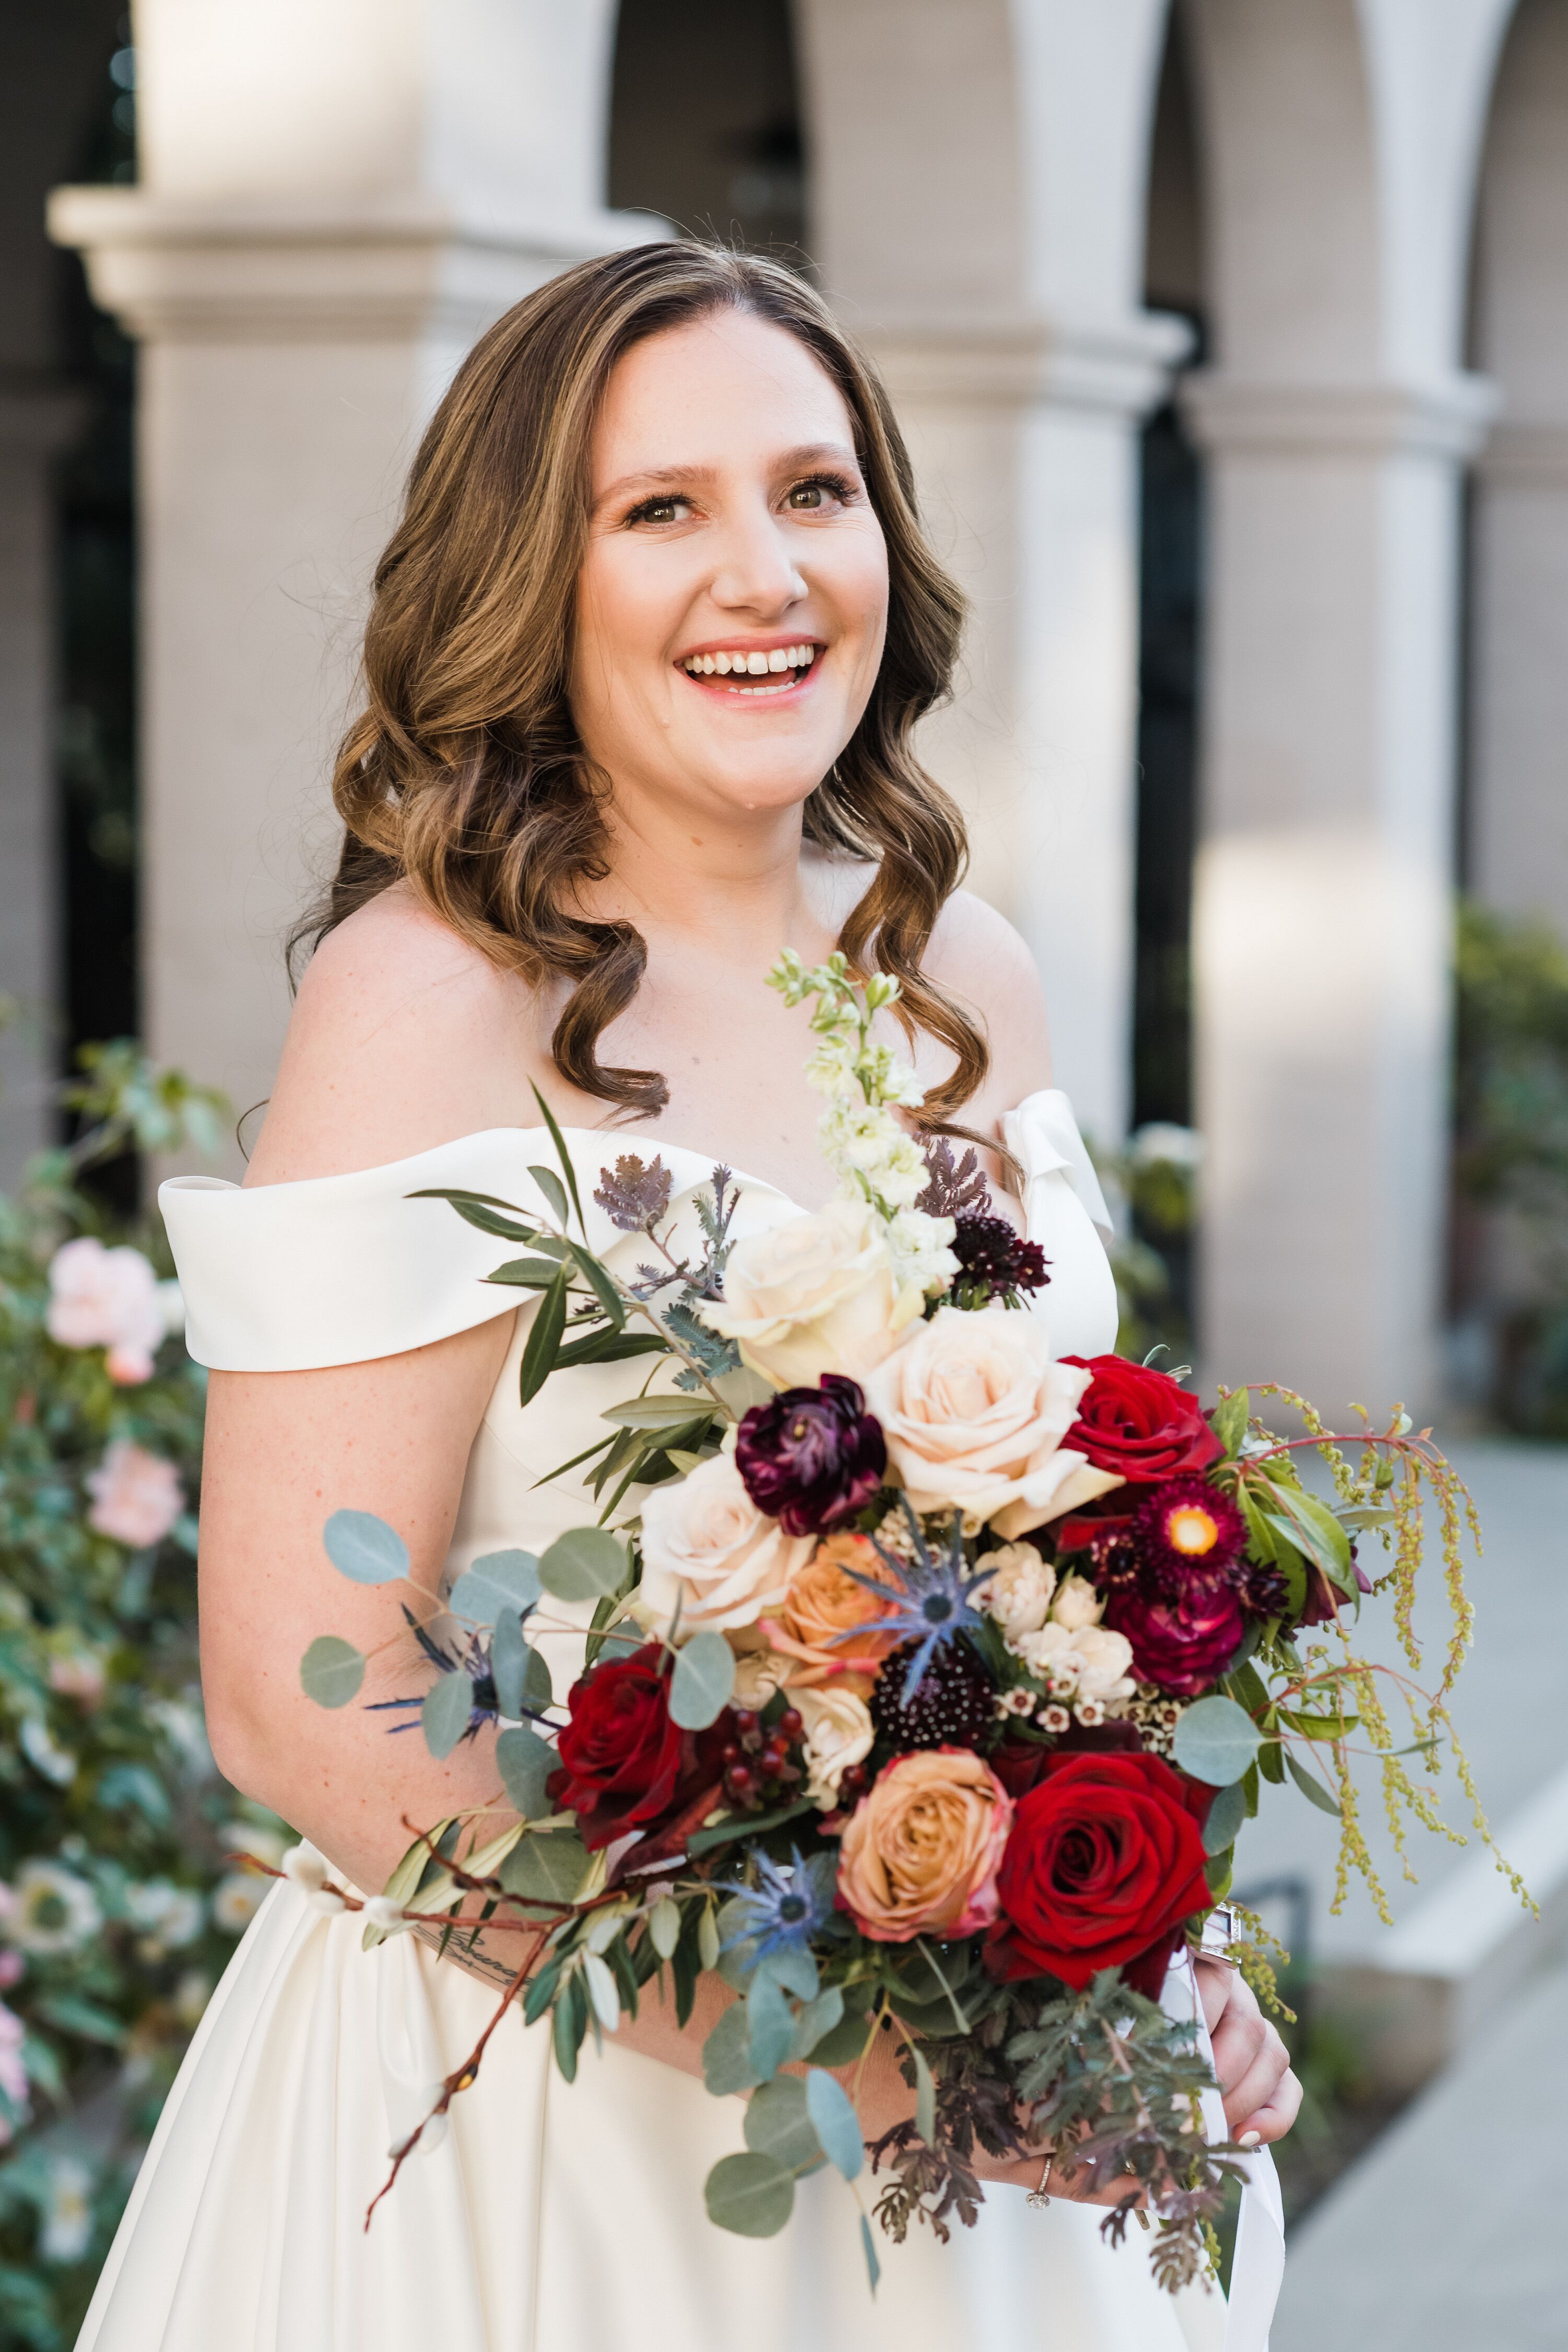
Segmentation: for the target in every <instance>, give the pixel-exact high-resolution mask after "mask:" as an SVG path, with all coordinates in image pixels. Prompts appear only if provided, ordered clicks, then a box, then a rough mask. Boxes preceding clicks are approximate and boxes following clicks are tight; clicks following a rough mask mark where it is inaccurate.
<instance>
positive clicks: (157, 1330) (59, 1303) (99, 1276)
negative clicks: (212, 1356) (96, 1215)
mask: <svg viewBox="0 0 1568 2352" xmlns="http://www.w3.org/2000/svg"><path fill="white" fill-rule="evenodd" d="M45 1323H46V1328H47V1331H48V1335H49V1337H50V1339H54V1340H56V1341H58V1344H59V1345H60V1346H61V1347H62V1348H105V1349H108V1351H109V1352H108V1356H107V1359H106V1362H107V1368H108V1371H109V1377H110V1380H111V1381H119V1382H120V1383H121V1385H122V1386H126V1387H129V1386H132V1385H134V1384H135V1383H136V1382H138V1381H145V1380H150V1379H151V1378H152V1374H153V1357H154V1355H155V1354H156V1353H157V1350H158V1346H159V1343H160V1341H161V1340H162V1339H163V1336H164V1333H165V1332H166V1330H167V1329H168V1318H167V1315H166V1314H165V1311H164V1307H163V1298H162V1297H161V1296H160V1292H159V1286H158V1277H157V1276H156V1275H155V1274H154V1273H153V1269H152V1267H151V1265H149V1264H148V1262H147V1260H146V1259H145V1258H144V1257H143V1256H142V1253H141V1251H140V1250H136V1249H131V1248H129V1247H123V1248H121V1249H105V1248H104V1246H103V1244H102V1243H101V1242H100V1241H95V1240H94V1239H93V1237H92V1235H91V1234H82V1235H81V1236H80V1237H79V1239H78V1240H76V1241H74V1242H66V1243H63V1244H62V1245H61V1246H60V1247H59V1248H58V1250H57V1251H56V1252H55V1255H54V1257H53V1259H52V1261H51V1262H50V1265H49V1308H48V1314H47V1317H46V1318H45Z"/></svg>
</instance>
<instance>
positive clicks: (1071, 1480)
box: [865, 1307, 1121, 1539]
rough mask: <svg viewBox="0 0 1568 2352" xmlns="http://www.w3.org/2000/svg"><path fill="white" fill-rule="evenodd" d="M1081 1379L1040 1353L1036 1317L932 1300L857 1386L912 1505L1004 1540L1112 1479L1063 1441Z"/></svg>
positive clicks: (1044, 1343) (1102, 1490) (1085, 1380)
mask: <svg viewBox="0 0 1568 2352" xmlns="http://www.w3.org/2000/svg"><path fill="white" fill-rule="evenodd" d="M1092 1377H1093V1375H1092V1374H1091V1373H1090V1372H1089V1371H1088V1370H1085V1369H1084V1368H1083V1367H1082V1366H1081V1365H1074V1364H1058V1363H1054V1362H1053V1361H1052V1360H1051V1354H1050V1346H1049V1342H1048V1340H1047V1336H1046V1329H1045V1326H1044V1324H1043V1323H1042V1321H1041V1319H1040V1318H1039V1317H1038V1316H1035V1315H1015V1314H1008V1313H1006V1312H1005V1310H1002V1309H999V1308H998V1309H993V1310H988V1311H985V1312H982V1313H980V1314H965V1313H964V1312H963V1310H962V1309H961V1308H959V1307H938V1308H937V1311H936V1313H935V1314H934V1315H933V1316H932V1318H931V1321H930V1322H929V1323H923V1324H921V1325H920V1326H919V1327H918V1328H916V1329H915V1330H914V1331H913V1332H912V1333H911V1335H910V1339H909V1340H908V1341H907V1342H906V1344H905V1345H904V1346H903V1347H901V1348H900V1349H897V1350H896V1351H895V1352H894V1353H893V1354H892V1355H890V1356H889V1358H888V1359H887V1360H886V1361H885V1362H883V1363H881V1364H879V1365H878V1366H877V1367H876V1369H875V1370H873V1371H872V1372H870V1373H869V1374H868V1377H867V1379H866V1382H865V1387H866V1392H867V1402H868V1404H869V1406H870V1410H871V1411H872V1412H873V1413H874V1414H875V1415H876V1417H877V1419H878V1420H879V1422H880V1423H881V1424H882V1432H883V1434H884V1436H885V1437H886V1439H887V1441H888V1459H889V1466H890V1468H891V1469H892V1471H893V1473H894V1475H896V1476H897V1477H898V1478H899V1479H900V1481H901V1483H902V1485H903V1486H904V1488H905V1491H906V1493H907V1495H908V1497H909V1500H910V1506H911V1507H912V1508H913V1509H915V1510H916V1511H919V1512H921V1513H925V1512H928V1511H931V1512H935V1511H950V1510H954V1509H956V1510H961V1511H963V1513H964V1515H965V1519H966V1522H969V1523H973V1524H978V1523H979V1522H982V1521H989V1523H990V1525H991V1526H992V1528H994V1531H995V1532H996V1534H997V1535H999V1536H1002V1537H1004V1538H1007V1539H1011V1538H1014V1537H1016V1536H1020V1535H1024V1534H1026V1533H1027V1532H1028V1530H1029V1529H1030V1528H1037V1527H1043V1526H1044V1525H1045V1523H1046V1521H1047V1519H1053V1518H1056V1517H1059V1516H1060V1515H1061V1514H1062V1513H1063V1512H1065V1511H1069V1510H1076V1509H1077V1508H1079V1507H1080V1506H1081V1505H1082V1504H1084V1503H1087V1502H1089V1501H1090V1500H1092V1498H1093V1497H1094V1496H1096V1495H1103V1494H1107V1493H1109V1492H1110V1488H1111V1487H1113V1486H1120V1485H1121V1479H1120V1478H1116V1477H1113V1476H1111V1475H1110V1473H1109V1472H1107V1471H1104V1470H1096V1469H1094V1468H1093V1467H1092V1466H1091V1465H1089V1463H1088V1462H1087V1461H1086V1460H1085V1458H1084V1456H1083V1455H1082V1454H1077V1453H1074V1452H1072V1451H1070V1450H1068V1449H1064V1448H1063V1446H1062V1442H1061V1441H1062V1439H1063V1437H1064V1436H1065V1435H1066V1434H1067V1432H1068V1429H1069V1428H1070V1427H1071V1426H1072V1423H1073V1422H1074V1420H1075V1419H1076V1418H1077V1414H1078V1404H1079V1398H1080V1397H1081V1396H1082V1394H1083V1391H1084V1390H1085V1389H1086V1388H1087V1387H1088V1386H1089V1381H1090V1380H1091V1378H1092Z"/></svg>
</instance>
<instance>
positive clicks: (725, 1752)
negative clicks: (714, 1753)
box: [719, 1739, 741, 1764]
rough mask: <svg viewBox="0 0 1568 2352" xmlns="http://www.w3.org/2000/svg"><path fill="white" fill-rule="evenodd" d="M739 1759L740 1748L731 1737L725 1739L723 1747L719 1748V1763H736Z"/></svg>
mask: <svg viewBox="0 0 1568 2352" xmlns="http://www.w3.org/2000/svg"><path fill="white" fill-rule="evenodd" d="M740 1760H741V1751H740V1749H739V1748H737V1747H736V1745H735V1743H734V1741H733V1740H732V1739H726V1741H725V1742H724V1745H723V1747H722V1748H721V1749H720V1750H719V1761H720V1762H721V1764H738V1763H739V1762H740Z"/></svg>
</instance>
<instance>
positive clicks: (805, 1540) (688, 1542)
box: [633, 1454, 816, 1636]
mask: <svg viewBox="0 0 1568 2352" xmlns="http://www.w3.org/2000/svg"><path fill="white" fill-rule="evenodd" d="M815 1544H816V1538H815V1537H814V1536H786V1535H785V1534H784V1530H783V1529H782V1528H780V1526H779V1523H778V1521H777V1520H776V1519H769V1518H764V1517H763V1514H762V1512H761V1511H759V1510H758V1508H757V1507H756V1505H755V1503H753V1502H752V1498H751V1496H750V1495H748V1494H747V1492H746V1488H745V1484H744V1482H743V1480H742V1476H741V1474H740V1472H739V1471H738V1470H737V1469H736V1467H735V1461H734V1456H733V1455H732V1454H713V1455H711V1456H710V1459H709V1460H708V1461H706V1462H700V1463H699V1464H698V1465H697V1467H696V1469H695V1470H693V1471H692V1472H691V1474H690V1475H689V1477H686V1478H682V1479H680V1480H679V1483H677V1484H675V1485H671V1486H656V1487H655V1488H654V1489H653V1492H652V1493H651V1494H650V1495H649V1496H648V1498H647V1501H646V1502H645V1503H644V1505H643V1510H642V1555H643V1572H642V1582H641V1583H640V1584H639V1585H638V1587H637V1595H636V1599H635V1601H634V1604H633V1605H634V1609H635V1612H636V1614H637V1618H638V1620H639V1622H641V1623H642V1624H644V1625H646V1626H647V1628H648V1629H649V1630H650V1631H658V1632H660V1633H668V1630H669V1628H670V1626H671V1625H672V1624H674V1623H675V1621H676V1617H677V1613H678V1612H679V1620H680V1623H679V1633H680V1634H682V1635H687V1636H689V1635H690V1634H692V1633H704V1632H712V1633H728V1632H729V1631H730V1629H731V1627H733V1626H737V1625H754V1624H755V1623H756V1622H757V1619H758V1618H759V1617H760V1616H761V1615H762V1613H763V1610H764V1609H773V1608H776V1607H777V1606H778V1603H779V1602H780V1601H782V1600H783V1599H784V1594H785V1593H786V1592H787V1591H788V1590H789V1581H790V1579H791V1577H792V1576H793V1575H794V1574H795V1570H797V1569H798V1568H800V1567H801V1566H802V1564H803V1563H804V1562H805V1560H807V1559H810V1557H811V1553H812V1549H813V1548H814V1546H815Z"/></svg>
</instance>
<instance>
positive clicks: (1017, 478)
mask: <svg viewBox="0 0 1568 2352" xmlns="http://www.w3.org/2000/svg"><path fill="white" fill-rule="evenodd" d="M867 340H868V342H869V344H870V346H871V348H872V350H873V351H874V352H875V353H876V355H877V357H878V358H879V362H880V363H881V365H882V367H883V370H884V372H885V373H886V376H887V379H888V383H889V388H890V390H891V392H892V394H893V397H894V399H895V401H896V403H897V404H898V408H899V413H900V417H901V418H902V420H903V423H904V425H905V428H906V430H907V431H908V433H909V436H910V445H911V448H912V451H913V454H914V457H915V462H916V465H917V467H918V469H919V472H920V475H921V483H922V488H923V490H924V494H925V499H926V505H927V511H928V517H929V520H930V522H931V527H932V529H933V530H934V533H935V535H936V538H937V541H938V544H939V545H940V546H941V548H942V551H943V553H944V555H945V556H946V558H947V560H948V561H949V562H951V564H952V568H953V570H954V572H956V573H957V575H958V578H959V579H960V581H961V582H962V583H963V586H964V588H965V589H966V591H967V593H968V594H969V597H970V599H971V606H972V615H971V622H970V627H969V633H968V636H967V639H966V642H965V648H964V659H963V677H962V682H961V683H962V690H961V693H960V695H959V697H958V698H957V700H956V701H955V703H954V704H953V705H952V708H951V709H948V710H946V711H944V712H942V713H941V714H939V716H938V717H937V718H936V719H933V720H932V721H931V725H930V727H929V728H928V730H927V735H926V740H925V743H924V747H923V748H924V755H925V757H926V758H927V760H928V761H929V762H930V764H931V768H932V770H933V772H935V773H936V774H938V775H939V776H940V777H941V778H942V781H943V782H944V783H946V784H947V785H948V786H949V787H950V789H952V790H953V791H955V792H956V793H957V794H958V796H959V798H960V800H961V801H962V803H963V807H964V810H965V814H966V816H967V819H968V823H969V829H970V838H971V844H972V847H973V865H972V868H971V883H972V887H973V888H975V889H976V890H978V891H979V892H980V893H981V895H982V896H983V897H984V898H988V899H989V900H990V901H991V903H992V904H993V905H994V906H995V907H998V908H1000V909H1001V910H1002V912H1003V913H1004V914H1005V915H1007V916H1008V917H1009V918H1010V919H1011V920H1012V921H1013V922H1015V923H1016V925H1017V926H1018V929H1020V930H1021V931H1022V933H1023V935H1024V937H1025V939H1026V940H1027V941H1028V943H1029V945H1030V947H1031V949H1032V950H1034V954H1035V959H1036V961H1037V964H1038V965H1039V969H1040V974H1041V978H1042V980H1043V982H1044V984H1045V991H1046V1001H1047V1004H1048V1006H1049V1007H1050V1012H1051V1022H1052V1033H1053V1055H1054V1060H1055V1064H1056V1075H1057V1078H1058V1084H1060V1085H1061V1086H1063V1087H1066V1088H1067V1089H1068V1092H1069V1093H1070V1094H1071V1096H1072V1097H1073V1100H1074V1103H1075V1105H1076V1107H1077V1109H1078V1113H1079V1118H1080V1120H1081V1121H1082V1123H1083V1125H1084V1127H1085V1129H1086V1130H1087V1131H1088V1132H1089V1134H1091V1135H1092V1136H1094V1137H1095V1138H1097V1139H1100V1140H1103V1141H1107V1142H1110V1141H1114V1140H1115V1139H1117V1138H1118V1137H1120V1136H1121V1134H1122V1132H1123V1131H1124V1129H1125V1125H1126V1119H1127V1112H1128V1098H1129V1091H1130V1085H1131V1063H1130V1053H1129V1047H1130V1041H1131V1023H1132V994H1131V991H1132V967H1133V936H1132V911H1133V910H1132V899H1133V856H1134V842H1135V824H1136V814H1135V806H1134V793H1135V778H1134V758H1133V753H1134V736H1135V730H1136V720H1137V695H1136V678H1137V667H1138V530H1139V515H1138V432H1139V427H1140V425H1141V424H1142V419H1143V417H1144V416H1145V415H1147V414H1148V412H1149V410H1150V409H1151V408H1152V407H1153V406H1154V405H1155V404H1156V403H1157V402H1158V401H1159V400H1160V399H1161V398H1163V394H1164V389H1165V386H1166V384H1167V383H1168V381H1169V375H1170V371H1171V369H1172V368H1173V365H1174V364H1175V362H1177V360H1179V359H1180V357H1181V356H1182V354H1183V352H1184V351H1185V349H1186V346H1187V341H1188V334H1187V330H1186V329H1185V327H1184V325H1183V324H1182V323H1181V322H1180V321H1179V320H1173V319H1153V318H1142V317H1139V316H1137V315H1133V316H1131V317H1129V318H1127V319H1125V320H1122V321H1121V323H1120V324H1119V325H1117V326H1116V327H1114V328H1111V327H1107V326H1104V325H1101V326H1100V327H1098V328H1096V327H1092V326H1091V327H1087V328H1079V329H1077V330H1075V329H1074V328H1073V327H1072V326H1071V325H1068V324H1066V323H1063V322H1060V321H1049V320H1043V319H1042V320H1034V321H1029V320H1011V321H1005V322H1004V321H993V322H985V321H976V320H963V319H962V318H960V319H952V320H946V321H942V320H934V321H926V322H923V323H922V324H921V325H918V326H915V325H911V326H908V327H905V328H903V329H901V330H898V329H894V330H890V331H889V330H887V329H879V331H876V332H875V333H873V334H871V335H870V336H868V338H867Z"/></svg>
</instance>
